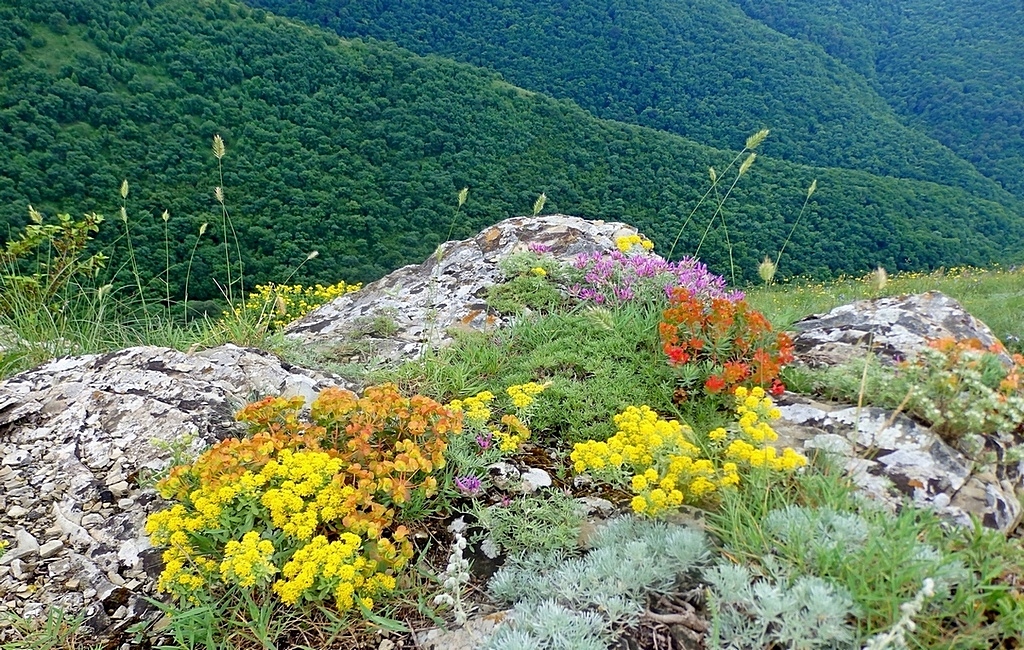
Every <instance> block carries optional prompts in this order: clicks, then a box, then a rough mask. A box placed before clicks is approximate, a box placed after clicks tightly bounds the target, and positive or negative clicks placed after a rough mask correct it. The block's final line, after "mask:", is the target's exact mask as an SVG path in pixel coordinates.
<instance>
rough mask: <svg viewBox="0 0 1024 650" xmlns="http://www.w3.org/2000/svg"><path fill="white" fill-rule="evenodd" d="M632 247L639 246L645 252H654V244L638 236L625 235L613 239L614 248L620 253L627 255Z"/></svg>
mask: <svg viewBox="0 0 1024 650" xmlns="http://www.w3.org/2000/svg"><path fill="white" fill-rule="evenodd" d="M634 246H640V247H641V248H643V249H644V250H645V251H650V250H654V242H652V241H651V240H650V239H647V238H645V237H641V236H640V235H627V236H625V237H618V238H616V239H615V247H616V248H618V249H619V251H620V252H622V253H628V252H629V251H630V250H632V248H633V247H634Z"/></svg>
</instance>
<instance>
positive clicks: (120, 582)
mask: <svg viewBox="0 0 1024 650" xmlns="http://www.w3.org/2000/svg"><path fill="white" fill-rule="evenodd" d="M107 580H109V581H111V582H113V583H114V584H115V585H117V586H118V587H123V586H124V578H122V577H121V576H120V574H118V573H117V571H107Z"/></svg>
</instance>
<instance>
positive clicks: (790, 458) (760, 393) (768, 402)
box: [708, 386, 807, 471]
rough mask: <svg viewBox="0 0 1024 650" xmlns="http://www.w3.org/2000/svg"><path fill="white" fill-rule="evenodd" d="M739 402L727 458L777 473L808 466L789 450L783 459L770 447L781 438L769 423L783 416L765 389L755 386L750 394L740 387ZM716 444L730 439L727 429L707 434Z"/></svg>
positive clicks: (736, 393) (727, 446) (805, 459)
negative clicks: (776, 471) (733, 435)
mask: <svg viewBox="0 0 1024 650" xmlns="http://www.w3.org/2000/svg"><path fill="white" fill-rule="evenodd" d="M734 397H735V400H736V415H738V416H739V417H738V419H737V421H736V427H735V431H734V433H735V434H736V436H735V437H734V438H733V439H732V440H729V442H728V445H726V446H725V450H724V456H725V458H727V459H729V460H731V461H736V462H741V463H747V464H749V465H750V466H751V467H767V468H769V469H773V470H778V471H793V470H795V469H797V468H800V467H803V466H804V465H806V464H807V458H806V457H804V456H803V455H801V454H799V453H797V452H796V451H795V450H793V449H792V448H790V447H786V448H785V449H783V450H782V455H779V453H778V452H777V451H776V450H775V448H774V447H772V446H771V445H769V444H768V443H770V442H775V441H776V440H778V438H779V436H778V434H777V433H775V430H774V429H773V428H772V427H771V425H770V424H769V423H768V420H777V419H778V418H779V417H781V415H782V414H781V412H780V411H779V409H778V408H776V407H775V404H774V402H772V399H771V398H770V397H768V396H767V395H766V394H765V392H764V389H763V388H761V387H759V386H755V387H754V388H751V389H750V390H747V389H746V388H745V387H743V386H740V387H738V388H737V389H736V392H735V393H734ZM708 438H709V439H711V440H712V441H713V442H715V443H719V444H722V443H724V442H725V441H726V440H728V439H729V435H728V432H727V431H726V430H725V429H715V430H714V431H711V432H710V433H709V434H708Z"/></svg>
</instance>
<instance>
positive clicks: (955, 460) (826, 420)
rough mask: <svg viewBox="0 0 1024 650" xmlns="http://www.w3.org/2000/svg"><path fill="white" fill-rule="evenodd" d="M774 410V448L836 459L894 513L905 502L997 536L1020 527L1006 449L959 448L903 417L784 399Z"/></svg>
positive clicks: (1015, 473)
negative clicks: (828, 454) (974, 521)
mask: <svg viewBox="0 0 1024 650" xmlns="http://www.w3.org/2000/svg"><path fill="white" fill-rule="evenodd" d="M780 410H781V412H782V420H781V421H780V422H779V423H776V425H775V429H776V431H777V432H778V433H779V441H778V442H779V444H780V446H791V447H793V448H795V449H798V450H802V451H803V452H804V454H805V455H808V456H811V455H813V454H814V453H816V452H818V451H826V452H831V453H833V454H836V455H837V456H838V458H839V459H840V460H841V462H842V464H843V465H844V467H845V469H846V471H847V473H848V474H849V476H850V477H851V479H852V480H853V482H854V484H855V485H856V486H857V487H858V488H859V489H860V490H862V491H863V492H865V493H867V494H869V495H871V496H872V497H874V498H876V499H878V500H879V501H881V502H882V503H885V504H887V505H889V506H890V507H891V508H892V509H895V508H897V507H899V506H900V504H901V503H902V502H903V501H904V500H905V499H907V498H908V497H909V498H910V499H911V501H912V502H913V503H914V504H915V505H917V506H922V507H930V508H933V509H934V510H935V511H936V512H938V513H939V514H940V515H943V516H945V517H947V518H949V519H950V520H952V521H954V522H956V523H959V524H962V525H970V524H971V516H972V515H973V516H975V517H977V518H978V519H979V520H980V521H981V522H982V523H983V524H984V525H985V526H988V527H990V528H995V529H997V530H1000V531H1002V532H1009V531H1011V530H1012V529H1013V528H1015V527H1016V526H1017V524H1018V523H1019V522H1020V519H1021V505H1020V501H1019V500H1018V490H1020V486H1021V474H1022V469H1024V468H1022V467H1021V466H1020V464H1019V463H1012V464H1003V463H1001V462H1000V459H1003V458H1005V455H1004V453H1002V452H1004V451H1005V449H1006V448H1007V445H1008V443H1011V442H1012V441H1009V440H1003V439H1001V438H1000V437H998V436H994V435H992V436H984V437H981V436H979V437H975V438H974V439H972V440H968V439H964V440H963V441H959V442H958V444H957V447H959V448H957V447H954V446H951V445H949V444H947V443H946V442H945V441H943V440H942V439H941V438H940V437H939V436H937V435H936V434H935V433H933V432H932V431H931V430H930V429H928V428H927V427H924V426H921V425H919V424H918V423H916V422H914V421H913V420H911V419H910V418H908V417H906V416H904V415H900V414H895V415H894V414H893V413H892V412H891V411H887V410H885V409H880V408H875V407H863V408H861V409H858V408H857V407H855V406H843V405H834V404H821V403H818V402H815V401H813V400H811V399H808V398H805V397H800V396H794V395H789V394H787V395H786V396H785V397H784V398H783V400H782V401H781V402H780Z"/></svg>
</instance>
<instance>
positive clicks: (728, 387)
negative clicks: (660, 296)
mask: <svg viewBox="0 0 1024 650" xmlns="http://www.w3.org/2000/svg"><path fill="white" fill-rule="evenodd" d="M658 333H659V335H660V336H661V343H662V349H663V350H664V352H665V355H666V356H667V357H668V362H669V364H670V365H671V366H672V367H673V368H675V369H676V373H677V376H678V383H679V388H678V393H677V395H678V399H679V400H681V401H685V400H687V399H689V398H690V397H691V396H697V395H700V394H703V395H705V396H709V397H711V398H712V399H714V398H715V397H716V396H718V395H729V394H731V393H733V392H734V390H735V389H736V388H737V387H740V386H745V387H760V388H764V389H767V390H769V391H770V392H771V393H772V394H773V395H781V394H782V392H783V391H784V390H785V386H784V385H783V384H782V381H781V380H780V379H779V372H780V371H781V369H782V367H783V366H784V365H785V364H787V363H789V362H790V361H792V360H793V343H792V341H791V340H790V338H789V336H788V335H787V334H786V333H785V332H776V331H773V330H772V326H771V324H770V323H769V322H768V319H767V318H765V317H764V315H763V314H761V312H759V311H757V310H756V309H753V308H752V307H750V306H749V305H748V304H747V302H746V300H742V299H741V300H728V299H725V298H711V299H710V300H709V299H708V298H707V297H706V296H703V295H700V294H698V293H695V292H693V291H690V290H689V289H686V288H683V287H677V288H675V289H673V291H672V294H671V299H670V303H669V307H668V309H666V310H665V312H664V314H663V317H662V322H661V324H660V325H659V326H658Z"/></svg>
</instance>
